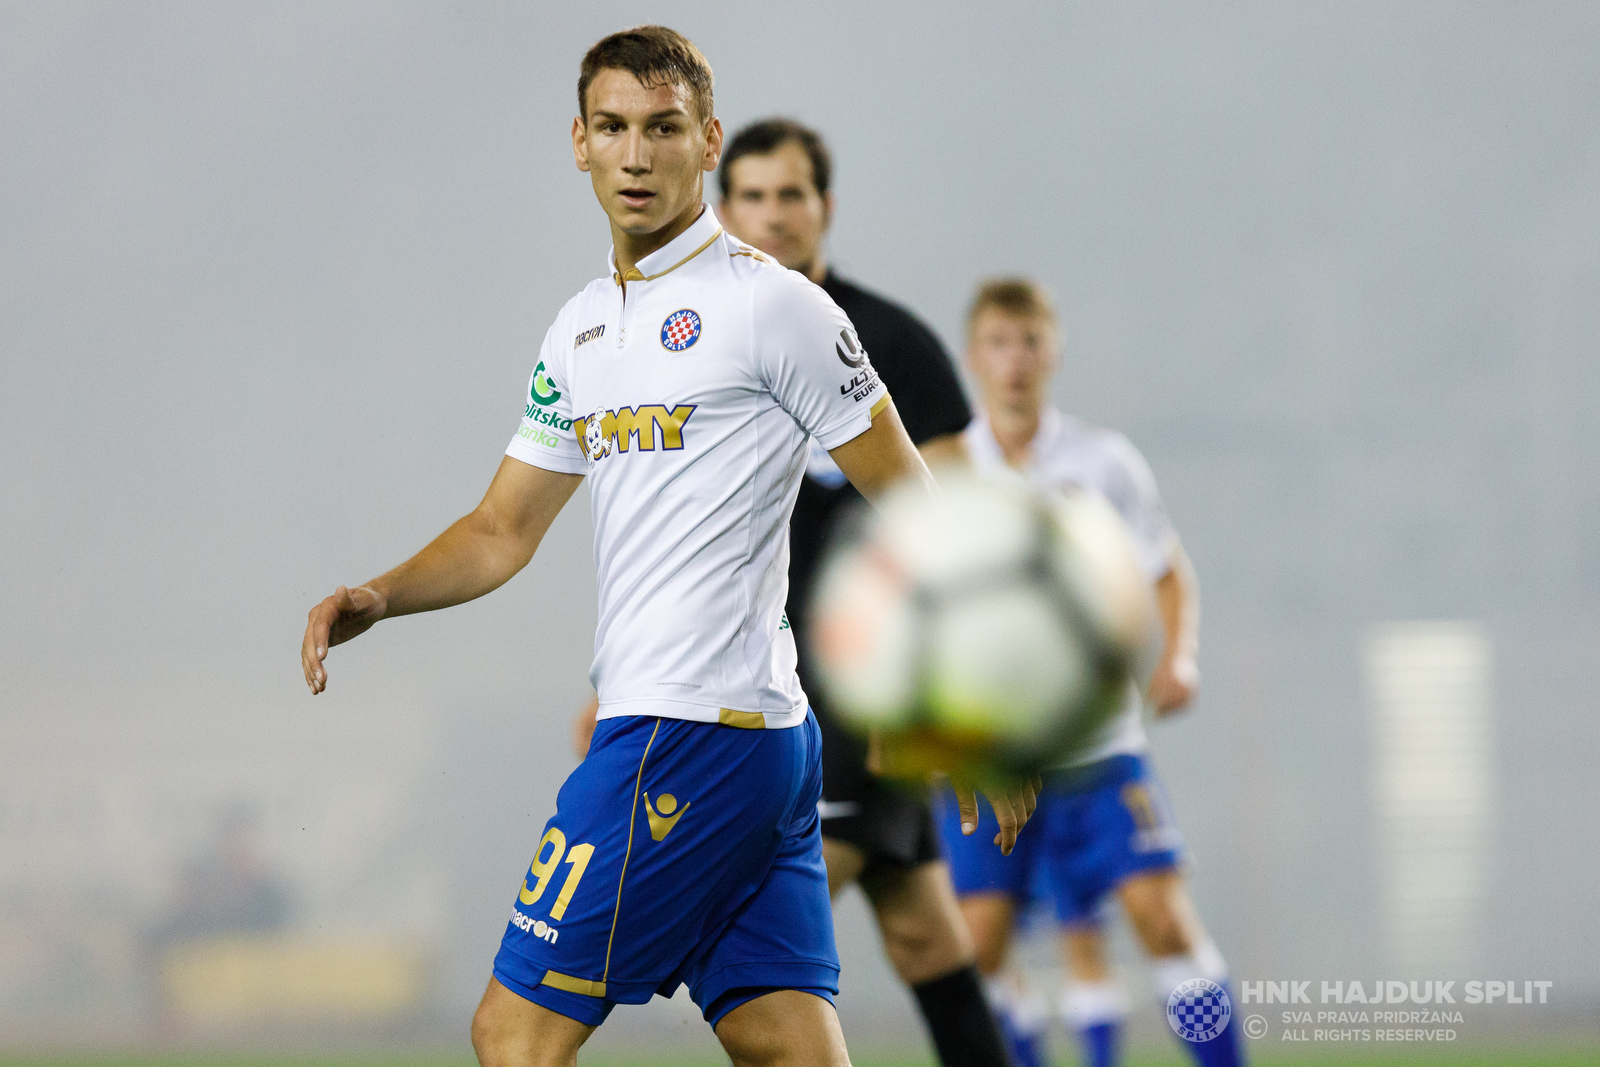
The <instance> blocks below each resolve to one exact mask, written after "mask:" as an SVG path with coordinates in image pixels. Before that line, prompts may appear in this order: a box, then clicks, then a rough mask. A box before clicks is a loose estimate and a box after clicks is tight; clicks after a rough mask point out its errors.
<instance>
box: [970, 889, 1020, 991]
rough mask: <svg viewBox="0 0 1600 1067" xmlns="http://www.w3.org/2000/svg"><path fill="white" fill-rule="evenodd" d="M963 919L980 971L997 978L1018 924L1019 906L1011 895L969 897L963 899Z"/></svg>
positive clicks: (975, 894)
mask: <svg viewBox="0 0 1600 1067" xmlns="http://www.w3.org/2000/svg"><path fill="white" fill-rule="evenodd" d="M960 903H961V918H962V921H964V922H965V923H966V924H967V930H968V931H969V932H970V933H971V935H972V950H973V955H974V956H975V957H976V959H977V962H978V970H980V971H982V972H983V973H984V974H994V973H995V972H996V971H998V970H999V969H1000V968H1001V967H1002V966H1003V965H1004V964H1005V962H1006V953H1007V952H1009V951H1010V949H1011V931H1012V927H1013V926H1014V924H1015V923H1016V921H1017V902H1016V899H1015V898H1014V897H1013V896H1012V895H1011V894H1010V893H1004V892H983V893H969V894H965V895H963V896H962V897H961V898H960Z"/></svg>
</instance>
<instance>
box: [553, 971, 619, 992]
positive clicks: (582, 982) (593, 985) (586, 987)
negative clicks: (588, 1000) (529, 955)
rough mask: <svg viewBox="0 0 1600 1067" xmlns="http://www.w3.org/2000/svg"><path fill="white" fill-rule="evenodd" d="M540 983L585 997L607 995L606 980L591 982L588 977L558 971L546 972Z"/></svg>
mask: <svg viewBox="0 0 1600 1067" xmlns="http://www.w3.org/2000/svg"><path fill="white" fill-rule="evenodd" d="M539 984H540V985H547V986H549V987H550V988H551V989H559V990H561V991H562V992H564V993H577V994H579V995H580V996H585V997H603V996H605V995H606V984H605V983H604V982H591V981H589V980H588V979H586V978H574V977H572V975H570V974H561V973H559V972H557V971H546V972H544V980H543V981H541V982H540V983H539Z"/></svg>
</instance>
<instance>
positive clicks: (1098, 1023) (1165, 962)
mask: <svg viewBox="0 0 1600 1067" xmlns="http://www.w3.org/2000/svg"><path fill="white" fill-rule="evenodd" d="M1059 348H1060V335H1059V331H1058V329H1057V322H1056V316H1055V312H1054V310H1053V309H1052V307H1051V304H1050V301H1049V299H1048V297H1047V296H1046V294H1045V293H1044V291H1043V290H1042V289H1041V288H1040V287H1039V286H1038V285H1036V284H1034V283H1033V282H1031V281H1028V280H1026V279H1017V278H1013V279H998V280H995V281H991V282H989V283H987V284H985V285H983V286H982V287H981V288H980V289H979V291H978V294H977V297H976V299H975V300H974V302H973V305H972V308H971V311H970V313H969V315H968V320H967V363H968V366H969V368H970V370H971V371H972V376H973V379H974V380H975V381H976V383H977V385H978V387H979V392H980V394H981V397H980V405H979V415H978V417H977V418H976V419H974V420H973V423H972V425H971V426H970V427H968V429H967V431H966V438H967V449H968V452H969V454H970V455H971V457H972V462H973V464H974V465H975V466H976V467H977V468H978V470H979V471H980V472H981V473H984V474H986V475H988V476H992V477H999V478H1022V479H1025V480H1027V481H1028V482H1030V483H1031V484H1033V485H1036V486H1039V487H1042V488H1045V489H1049V490H1053V491H1057V492H1073V491H1090V492H1097V493H1100V494H1102V495H1103V496H1104V497H1105V498H1106V499H1107V500H1109V501H1110V503H1111V504H1112V506H1113V507H1115V508H1116V509H1117V511H1118V512H1119V513H1120V514H1121V515H1122V517H1123V519H1124V520H1126V522H1127V524H1128V528H1129V530H1130V532H1131V533H1132V534H1133V539H1134V543H1135V545H1136V546H1137V548H1138V550H1139V553H1140V556H1141V557H1142V561H1143V564H1144V566H1145V569H1146V572H1147V573H1148V574H1149V577H1150V580H1151V582H1152V583H1153V585H1154V587H1155V594H1156V600H1157V602H1158V604H1159V607H1160V614H1161V618H1162V623H1163V630H1164V636H1165V643H1164V646H1163V649H1162V652H1161V656H1160V659H1159V661H1158V663H1157V665H1156V667H1155V670H1154V673H1153V675H1152V677H1151V679H1150V682H1149V685H1148V690H1147V693H1146V696H1147V697H1148V699H1149V702H1150V704H1151V705H1152V707H1153V708H1154V710H1155V712H1156V714H1157V715H1169V714H1172V713H1173V712H1176V711H1178V710H1180V709H1181V708H1183V707H1184V706H1185V705H1187V704H1188V703H1189V701H1190V700H1191V699H1192V698H1193V696H1194V692H1195V689H1196V687H1197V686H1198V683H1199V675H1198V671H1197V669H1196V666H1195V654H1196V650H1197V645H1198V630H1199V600H1198V591H1197V588H1196V584H1195V579H1194V573H1193V570H1192V568H1191V567H1190V564H1189V559H1188V556H1187V555H1186V554H1185V553H1184V551H1183V547H1182V545H1181V544H1180V542H1179V540H1178V535H1177V532H1176V531H1175V530H1174V529H1173V527H1172V524H1171V522H1170V521H1169V520H1168V519H1167V515H1166V512H1165V510H1164V509H1163V508H1162V506H1161V499H1160V496H1159V495H1158V493H1157V492H1156V484H1155V478H1154V477H1153V476H1152V474H1151V473H1150V468H1149V466H1148V465H1147V464H1146V463H1145V461H1144V457H1142V456H1141V455H1140V454H1139V452H1138V450H1137V449H1135V448H1134V447H1133V445H1132V443H1131V442H1129V441H1128V439H1127V438H1126V437H1124V436H1122V435H1121V434H1119V433H1115V432H1113V431H1111V430H1104V429H1100V428H1098V427H1094V426H1089V425H1087V424H1085V423H1082V422H1079V421H1078V420H1076V419H1074V418H1072V417H1070V416H1068V415H1064V414H1062V413H1061V412H1059V411H1057V410H1056V409H1055V408H1054V407H1053V406H1051V404H1050V403H1049V393H1050V380H1051V377H1052V376H1053V374H1054V372H1055V369H1056V363H1057V360H1058V358H1059ZM1140 706H1141V698H1140V694H1139V693H1138V691H1137V689H1136V688H1135V687H1133V686H1132V685H1130V687H1129V694H1128V699H1127V702H1126V703H1125V705H1124V706H1123V709H1122V711H1121V713H1120V714H1119V715H1118V717H1117V718H1115V719H1114V720H1113V721H1112V722H1110V723H1108V724H1107V726H1106V728H1105V729H1104V731H1103V732H1102V734H1101V735H1100V736H1099V737H1097V738H1096V739H1095V741H1094V742H1093V743H1092V745H1091V746H1090V748H1089V749H1088V750H1087V751H1086V752H1085V753H1084V754H1083V755H1081V756H1080V757H1078V758H1076V759H1074V760H1073V761H1072V762H1071V763H1070V764H1068V765H1066V766H1063V767H1060V768H1057V769H1056V770H1055V771H1053V772H1051V773H1049V774H1047V775H1046V776H1045V786H1044V789H1043V790H1042V791H1041V793H1040V795H1039V810H1038V812H1037V814H1036V815H1035V816H1034V818H1033V821H1032V823H1031V824H1030V825H1029V827H1028V832H1027V833H1026V834H1024V835H1023V836H1022V838H1021V839H1020V840H1019V841H1018V843H1017V846H1018V847H1017V848H1016V850H1015V851H1013V852H1012V853H1011V854H1010V855H1009V856H1005V857H1002V856H999V855H995V856H986V855H984V854H982V853H979V852H976V851H974V850H973V849H972V848H971V847H970V842H971V840H974V839H975V838H973V839H969V838H965V837H963V836H962V834H961V831H960V822H961V821H962V819H964V816H961V815H959V814H958V812H957V811H955V810H954V808H955V805H953V804H952V805H949V810H946V811H944V812H941V815H940V833H941V837H942V839H943V842H944V845H945V849H946V855H947V857H948V859H949V861H950V867H951V874H952V876H953V878H954V881H955V885H956V891H957V893H958V894H959V895H960V897H961V908H962V913H963V914H964V915H965V916H966V919H967V923H968V925H969V926H970V927H971V929H972V934H973V938H974V941H975V942H976V945H977V952H978V965H979V968H980V969H981V970H982V971H983V972H984V973H985V975H986V976H988V977H989V979H990V981H991V982H992V985H991V999H992V1003H994V1005H995V1007H996V1011H997V1014H998V1015H1000V1017H1001V1022H1002V1029H1003V1030H1004V1031H1005V1032H1006V1036H1007V1040H1008V1043H1009V1044H1010V1046H1011V1050H1012V1056H1013V1059H1015V1060H1017V1061H1018V1063H1019V1064H1020V1065H1022V1067H1035V1065H1037V1064H1043V1063H1045V1062H1047V1057H1046V1056H1045V1053H1044V1050H1043V1029H1044V1027H1043V1024H1044V1022H1045V1020H1046V1019H1047V1018H1048V1014H1049V1013H1048V1011H1047V1009H1045V1008H1044V1006H1043V1005H1042V1004H1040V1003H1038V1002H1037V1000H1036V999H1034V998H1033V997H1031V996H1030V995H1029V994H1027V993H1026V992H1025V991H1022V990H1019V989H1018V988H1016V986H1015V985H1014V984H1012V982H1011V981H1010V980H1009V978H1008V976H1007V975H1006V974H1005V958H1006V953H1007V950H1008V947H1009V945H1010V941H1011V937H1012V932H1013V929H1014V927H1015V923H1016V921H1017V918H1018V915H1019V912H1020V910H1021V909H1023V908H1025V907H1026V905H1027V904H1028V903H1029V902H1030V900H1031V899H1033V898H1034V897H1035V896H1044V897H1047V898H1049V899H1050V901H1051V902H1052V903H1053V905H1054V907H1055V912H1056V917H1057V919H1058V920H1059V922H1060V923H1061V926H1062V935H1061V947H1062V953H1063V956H1064V957H1065V960H1066V964H1067V972H1068V979H1069V980H1068V984H1067V987H1066V990H1065V993H1064V994H1063V997H1062V1002H1061V1014H1062V1017H1063V1020H1064V1021H1065V1022H1066V1024H1067V1026H1068V1027H1069V1028H1070V1029H1072V1030H1074V1031H1076V1032H1077V1034H1078V1035H1079V1038H1080V1040H1081V1042H1082V1044H1083V1051H1084V1061H1085V1062H1086V1063H1088V1064H1091V1065H1093V1067H1107V1065H1109V1064H1112V1063H1114V1062H1116V1057H1117V1044H1118V1034H1119V1028H1120V1026H1121V1023H1122V1020H1123V1018H1124V1016H1125V1015H1126V1013H1127V1006H1126V1000H1125V997H1124V996H1123V994H1122V992H1121V990H1120V989H1119V988H1118V987H1117V985H1116V984H1115V983H1114V981H1113V979H1112V976H1111V971H1110V968H1109V966H1108V963H1107V958H1106V947H1105V937H1104V935H1103V933H1102V930H1101V925H1100V922H1101V919H1100V915H1101V911H1102V910H1103V909H1102V905H1103V904H1104V903H1105V901H1106V900H1107V899H1108V898H1109V897H1111V896H1115V897H1116V899H1117V900H1118V901H1119V902H1120V903H1121V904H1122V906H1123V909H1124V911H1125V912H1126V913H1127V915H1128V918H1129V920H1130V922H1131V924H1132V926H1133V929H1134V932H1135V934H1136V935H1137V936H1138V939H1139V941H1140V943H1141V944H1142V945H1143V947H1144V949H1145V951H1146V952H1147V953H1148V954H1149V956H1150V960H1151V963H1152V964H1153V969H1154V972H1155V977H1156V982H1157V986H1158V992H1159V994H1160V999H1161V1005H1162V1008H1163V1009H1164V1010H1167V1011H1168V1014H1169V1017H1171V1018H1175V1019H1176V1020H1177V1022H1178V1023H1180V1024H1182V1027H1181V1029H1182V1031H1183V1032H1181V1033H1180V1034H1179V1036H1180V1039H1181V1041H1182V1044H1183V1045H1184V1046H1185V1048H1186V1049H1187V1050H1188V1051H1189V1052H1190V1053H1191V1055H1193V1057H1194V1058H1195V1060H1196V1061H1197V1062H1199V1063H1201V1064H1204V1065H1208V1067H1211V1065H1216V1067H1223V1065H1232V1064H1237V1063H1239V1062H1240V1059H1239V1044H1238V1033H1237V1028H1236V1027H1234V1026H1232V1025H1226V1026H1222V1027H1221V1028H1220V1029H1219V1027H1218V1026H1217V1024H1218V1023H1219V1022H1220V1021H1221V1018H1222V1015H1221V1012H1220V1010H1219V1007H1218V1005H1219V1003H1220V1002H1221V1001H1222V999H1223V998H1224V997H1225V996H1226V989H1227V970H1226V967H1225V965H1224V963H1223V959H1222V956H1221V954H1220V953H1218V951H1217V950H1216V948H1215V947H1214V946H1213V944H1212V942H1211V940H1210V939H1209V938H1208V937H1207V935H1206V933H1205V930H1204V928H1203V927H1202V926H1201V925H1200V921H1199V919H1198V917H1197V916H1196V915H1195V911H1194V908H1193V907H1192V906H1191V905H1190V903H1189V897H1188V893H1187V891H1186V890H1185V887H1184V880H1183V875H1182V873H1181V871H1180V869H1179V864H1180V861H1181V859H1182V841H1181V838H1180V837H1179V834H1178V830H1177V827H1176V825H1175V824H1174V823H1173V820H1172V815H1171V811H1170V809H1169V807H1168V804H1167V800H1166V794H1165V791H1164V790H1163V789H1162V788H1161V783H1160V782H1159V781H1158V780H1157V779H1156V777H1155V775H1154V773H1153V772H1152V770H1151V768H1150V766H1149V762H1148V759H1147V757H1146V748H1147V744H1146V739H1145V732H1144V726H1143V723H1142V721H1141V716H1140ZM987 817H988V812H987V810H984V811H982V812H981V814H980V820H982V819H985V818H987ZM984 826H985V824H984V823H982V822H980V826H979V835H981V834H982V832H983V829H984ZM1174 990H1178V991H1179V993H1178V994H1177V997H1176V1000H1173V999H1172V998H1173V996H1174ZM1169 1002H1170V1003H1169ZM1171 1018H1169V1021H1171ZM1174 1030H1175V1032H1178V1031H1179V1030H1180V1027H1179V1026H1175V1027H1174Z"/></svg>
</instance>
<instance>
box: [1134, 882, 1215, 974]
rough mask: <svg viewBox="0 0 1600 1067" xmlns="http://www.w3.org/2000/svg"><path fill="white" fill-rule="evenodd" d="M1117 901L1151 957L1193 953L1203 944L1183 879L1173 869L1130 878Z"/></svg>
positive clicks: (1197, 921) (1197, 918) (1203, 934)
mask: <svg viewBox="0 0 1600 1067" xmlns="http://www.w3.org/2000/svg"><path fill="white" fill-rule="evenodd" d="M1117 899H1118V901H1119V902H1120V903H1121V904H1122V909H1123V911H1125V912H1127V915H1128V922H1129V923H1130V924H1131V925H1132V926H1133V930H1134V933H1135V934H1137V935H1138V937H1139V940H1140V942H1141V943H1142V944H1143V945H1144V947H1145V951H1147V952H1148V953H1150V955H1152V956H1175V955H1182V954H1184V953H1188V952H1192V951H1194V947H1195V946H1196V945H1198V944H1200V943H1201V942H1203V941H1204V940H1205V929H1204V928H1203V927H1202V926H1201V925H1200V917H1199V916H1198V915H1197V914H1196V913H1195V910H1194V905H1193V904H1191V903H1190V902H1189V892H1188V890H1187V889H1186V888H1185V887H1184V884H1183V875H1182V874H1181V873H1180V872H1179V871H1178V870H1177V868H1175V867H1167V868H1163V869H1159V870H1150V871H1140V872H1138V873H1137V874H1133V875H1129V876H1128V877H1127V878H1125V879H1123V880H1122V882H1121V884H1119V885H1118V886H1117Z"/></svg>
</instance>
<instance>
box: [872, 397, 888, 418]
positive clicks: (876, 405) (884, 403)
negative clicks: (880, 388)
mask: <svg viewBox="0 0 1600 1067" xmlns="http://www.w3.org/2000/svg"><path fill="white" fill-rule="evenodd" d="M888 406H889V394H888V393H884V394H883V395H882V396H880V397H879V398H878V399H877V400H876V401H874V402H873V405H872V412H871V415H870V417H871V418H874V419H875V418H877V417H878V412H880V411H882V410H883V409H884V408H886V407H888Z"/></svg>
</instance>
